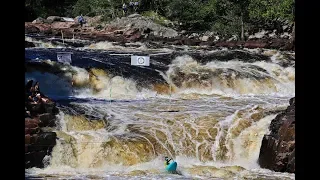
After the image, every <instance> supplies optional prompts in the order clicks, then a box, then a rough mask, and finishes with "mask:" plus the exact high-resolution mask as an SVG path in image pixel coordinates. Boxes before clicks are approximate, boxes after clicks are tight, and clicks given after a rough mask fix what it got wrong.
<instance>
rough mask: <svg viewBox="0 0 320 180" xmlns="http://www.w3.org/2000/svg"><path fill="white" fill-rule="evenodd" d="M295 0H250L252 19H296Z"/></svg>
mask: <svg viewBox="0 0 320 180" xmlns="http://www.w3.org/2000/svg"><path fill="white" fill-rule="evenodd" d="M293 12H294V0H250V5H249V14H250V18H252V19H262V20H277V19H281V20H289V21H293V20H294V13H293Z"/></svg>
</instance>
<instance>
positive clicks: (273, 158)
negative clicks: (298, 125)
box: [259, 98, 295, 173]
mask: <svg viewBox="0 0 320 180" xmlns="http://www.w3.org/2000/svg"><path fill="white" fill-rule="evenodd" d="M269 129H270V131H271V132H270V134H269V135H265V136H264V137H263V140H262V145H261V149H260V155H259V164H260V166H261V167H262V168H267V169H270V170H274V171H277V172H289V173H295V98H292V99H290V105H289V106H288V107H287V109H286V110H285V111H284V112H282V113H280V114H278V115H277V116H276V118H275V119H273V120H272V121H271V124H270V126H269Z"/></svg>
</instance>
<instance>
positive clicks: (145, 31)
mask: <svg viewBox="0 0 320 180" xmlns="http://www.w3.org/2000/svg"><path fill="white" fill-rule="evenodd" d="M50 19H52V18H50ZM92 19H94V18H92ZM284 28H285V30H286V31H284V32H283V33H281V34H279V33H276V31H271V30H270V31H265V30H261V31H260V32H257V33H254V34H252V35H248V36H247V39H246V40H244V41H242V40H239V39H237V38H236V37H234V36H233V37H221V36H219V35H217V34H216V33H214V32H209V31H206V32H199V33H192V32H187V31H184V30H182V31H179V32H178V31H176V30H174V29H173V28H169V27H164V26H162V25H159V24H157V23H154V22H153V20H151V19H149V18H147V17H144V16H142V15H139V14H132V15H129V16H128V17H122V18H121V19H119V18H118V19H116V20H114V21H111V22H109V23H108V24H101V23H100V22H99V20H95V21H94V22H90V23H88V24H87V25H86V26H84V27H80V25H79V24H78V23H77V22H76V18H75V20H74V21H73V22H65V21H63V19H62V18H54V19H52V20H51V21H48V20H46V21H45V20H35V21H34V22H26V23H25V33H26V34H37V35H43V36H52V37H61V38H65V39H73V38H75V39H81V40H90V41H94V42H101V41H110V42H119V43H128V42H144V43H154V42H158V43H157V44H159V45H161V44H162V45H188V46H214V47H227V48H265V49H277V50H289V51H292V50H294V48H295V46H294V39H295V37H294V32H292V30H291V29H294V27H293V28H288V27H284ZM26 45H28V46H30V44H26ZM31 46H32V45H31Z"/></svg>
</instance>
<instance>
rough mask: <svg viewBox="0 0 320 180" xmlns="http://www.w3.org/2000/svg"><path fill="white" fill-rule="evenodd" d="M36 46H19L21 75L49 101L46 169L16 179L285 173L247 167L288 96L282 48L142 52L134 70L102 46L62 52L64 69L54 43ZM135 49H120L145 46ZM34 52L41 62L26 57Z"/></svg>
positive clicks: (291, 75)
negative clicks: (51, 124) (146, 59)
mask: <svg viewBox="0 0 320 180" xmlns="http://www.w3.org/2000/svg"><path fill="white" fill-rule="evenodd" d="M29 40H30V39H29ZM30 41H31V40H30ZM38 43H39V44H41V43H42V45H43V42H38ZM42 47H43V46H42ZM42 47H37V48H30V49H27V50H26V51H27V52H26V55H27V56H26V57H28V58H27V60H26V64H27V65H26V67H27V72H26V79H25V80H26V82H27V81H28V80H30V79H32V80H34V81H39V82H40V87H41V91H43V93H44V94H46V95H48V96H49V97H51V98H53V99H54V100H55V101H56V102H57V104H58V107H59V109H60V113H59V115H58V116H57V119H58V121H57V127H56V129H54V131H55V132H56V133H57V136H58V139H57V144H56V146H55V147H54V148H53V152H52V155H51V156H50V157H46V158H45V162H46V163H45V164H46V167H45V168H44V169H39V168H30V169H27V170H26V176H28V177H47V178H52V179H57V178H73V179H215V178H218V179H219V178H220V179H257V178H260V179H294V174H288V173H278V172H273V171H270V170H266V169H261V168H260V167H259V165H258V163H257V160H258V156H259V151H260V146H261V141H262V138H263V136H264V135H265V134H268V133H269V130H268V127H269V124H270V122H271V120H272V119H273V118H274V117H275V116H276V115H277V113H278V112H279V111H280V110H283V109H285V108H286V106H287V105H288V100H289V99H290V98H291V97H293V96H295V82H294V81H295V68H294V62H292V60H290V58H288V56H289V55H292V53H290V52H278V51H273V50H257V51H254V50H226V49H223V50H215V51H207V52H196V53H195V55H194V54H191V55H190V54H188V53H185V54H184V53H183V52H179V54H177V55H170V54H166V53H173V52H174V51H173V50H172V49H171V50H170V51H169V50H168V51H163V52H165V53H164V54H166V55H159V56H157V57H156V56H155V57H154V58H151V60H153V61H151V63H153V65H152V66H151V67H149V68H138V67H132V66H130V61H129V57H111V56H109V54H110V53H111V52H110V50H112V51H114V50H118V51H119V52H122V53H123V51H125V50H126V48H123V49H121V48H119V47H117V46H113V45H112V43H103V42H100V43H96V44H91V45H88V46H85V47H84V48H78V49H68V51H74V54H75V56H74V57H75V60H74V63H73V64H71V65H62V64H59V63H57V62H56V61H55V59H54V52H55V51H56V49H57V47H56V46H52V47H53V49H52V50H48V49H43V48H42ZM140 47H141V48H140V49H139V48H133V49H132V51H131V50H130V51H131V52H138V51H146V50H148V48H147V47H146V46H144V45H143V44H140ZM61 49H63V50H65V49H64V47H62V48H61ZM61 49H60V50H61ZM88 49H90V50H88ZM60 50H59V51H60ZM101 50H104V51H103V52H102V51H101ZM112 53H114V52H112ZM140 53H141V52H140ZM203 54H205V56H204V55H203ZM239 54H240V55H241V57H240V55H239ZM288 54H289V55H288ZM35 56H40V57H42V58H41V59H40V61H39V62H34V61H32V59H31V58H29V57H35ZM230 57H231V58H230ZM255 58H257V59H256V60H255ZM259 58H260V59H259ZM92 59H95V60H92ZM258 59H259V60H258ZM93 61H94V62H93ZM164 156H170V157H173V158H174V159H175V160H176V161H177V162H178V171H179V174H168V173H167V172H165V171H164V165H163V157H164Z"/></svg>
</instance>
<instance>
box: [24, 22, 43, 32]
mask: <svg viewBox="0 0 320 180" xmlns="http://www.w3.org/2000/svg"><path fill="white" fill-rule="evenodd" d="M24 32H25V33H26V34H31V33H39V32H40V29H39V28H38V27H36V26H34V25H30V23H29V24H27V23H25V26H24Z"/></svg>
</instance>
